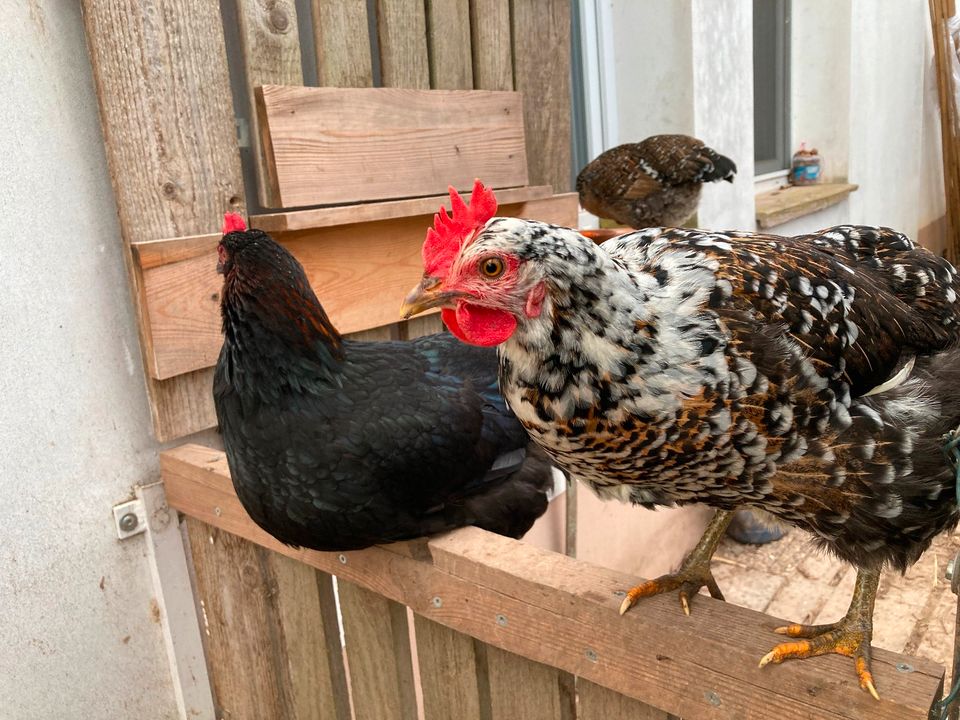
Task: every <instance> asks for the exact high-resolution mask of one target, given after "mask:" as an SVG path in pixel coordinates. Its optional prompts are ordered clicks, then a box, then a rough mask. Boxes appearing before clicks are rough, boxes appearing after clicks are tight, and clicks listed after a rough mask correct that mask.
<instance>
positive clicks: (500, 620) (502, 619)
mask: <svg viewBox="0 0 960 720" xmlns="http://www.w3.org/2000/svg"><path fill="white" fill-rule="evenodd" d="M497 625H499V626H500V627H506V626H507V616H506V615H500V614H499V613H498V614H497Z"/></svg>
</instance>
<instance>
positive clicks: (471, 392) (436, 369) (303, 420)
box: [213, 215, 552, 550]
mask: <svg viewBox="0 0 960 720" xmlns="http://www.w3.org/2000/svg"><path fill="white" fill-rule="evenodd" d="M224 233H225V234H224V236H223V239H222V240H221V241H220V244H219V247H218V252H219V258H220V263H219V265H218V268H219V270H220V271H221V272H222V273H223V276H224V281H223V295H222V301H221V309H222V314H223V335H224V339H223V349H222V351H221V353H220V358H219V361H218V362H217V369H216V376H215V378H214V390H213V392H214V401H215V403H216V410H217V419H218V421H219V423H220V430H221V432H222V433H223V441H224V446H225V448H226V454H227V461H228V463H229V465H230V474H231V476H232V478H233V484H234V487H235V488H236V491H237V495H238V496H239V498H240V501H241V502H242V503H243V506H244V508H246V510H247V512H248V513H249V514H250V517H252V518H253V520H254V521H255V522H256V523H257V524H258V525H260V526H261V527H262V528H263V529H264V530H266V531H267V532H269V533H270V534H271V535H273V536H274V537H276V538H277V539H278V540H280V541H282V542H284V543H287V544H290V545H298V546H304V547H309V548H314V549H316V550H349V549H355V548H362V547H367V546H369V545H373V544H376V543H386V542H393V541H395V540H404V539H408V538H413V537H417V536H421V535H429V534H432V533H437V532H441V531H444V530H450V529H452V528H456V527H460V526H464V525H477V526H479V527H482V528H485V529H487V530H491V531H493V532H497V533H500V534H503V535H509V536H512V537H519V536H521V535H523V534H524V533H525V532H526V531H527V530H528V529H529V528H530V526H531V525H532V524H533V522H534V520H535V519H536V518H537V517H539V516H540V515H541V514H542V513H543V512H544V511H545V510H546V508H547V497H546V488H547V487H548V486H550V485H551V482H552V478H551V468H550V465H549V463H548V461H547V460H546V458H545V457H544V455H543V453H542V451H540V450H539V448H537V446H536V445H534V444H533V443H530V441H529V438H528V437H527V435H526V433H525V432H524V429H523V427H522V426H521V425H520V423H519V422H517V419H516V418H515V417H514V416H513V414H512V413H511V412H510V411H509V410H508V409H507V407H506V405H505V404H504V402H503V399H502V398H501V396H500V394H499V392H498V390H497V358H496V353H495V351H493V350H492V349H488V348H471V347H468V346H466V345H463V344H462V343H460V342H458V341H457V340H456V339H455V338H453V337H451V336H450V335H449V334H448V333H443V334H440V335H433V336H428V337H423V338H418V339H416V340H413V341H410V342H351V341H350V340H346V339H343V338H341V337H340V335H339V334H338V333H337V331H336V329H335V328H334V327H333V325H332V324H331V323H330V321H329V320H328V319H327V316H326V313H324V311H323V308H322V307H321V306H320V303H319V302H318V300H317V297H316V295H315V294H314V292H313V290H312V289H311V288H310V285H309V283H308V281H307V276H306V274H305V273H304V271H303V268H302V267H301V265H300V263H298V262H297V261H296V259H295V258H294V257H293V256H292V255H291V254H290V253H289V252H288V251H287V250H286V249H284V248H283V247H282V246H280V245H279V244H277V243H276V242H274V241H273V240H272V239H271V238H270V237H269V236H268V235H267V234H266V233H264V232H261V231H259V230H245V228H244V223H243V220H242V219H241V218H240V217H239V216H236V215H229V216H228V217H227V220H226V222H225V224H224Z"/></svg>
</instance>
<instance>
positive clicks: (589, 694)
mask: <svg viewBox="0 0 960 720" xmlns="http://www.w3.org/2000/svg"><path fill="white" fill-rule="evenodd" d="M577 700H578V702H577V720H671V716H670V714H669V713H667V712H664V711H663V710H657V708H655V707H651V706H650V705H644V704H643V703H642V702H638V701H636V700H634V699H632V698H628V697H627V696H626V695H621V694H620V693H616V692H614V691H613V690H608V689H607V688H605V687H603V686H602V685H597V684H596V683H592V682H590V681H589V680H584V679H583V678H580V679H578V680H577Z"/></svg>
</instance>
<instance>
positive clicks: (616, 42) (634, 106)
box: [605, 0, 694, 147]
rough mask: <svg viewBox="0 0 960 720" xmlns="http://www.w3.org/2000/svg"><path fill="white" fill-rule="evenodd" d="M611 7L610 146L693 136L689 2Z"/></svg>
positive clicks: (614, 3) (660, 0)
mask: <svg viewBox="0 0 960 720" xmlns="http://www.w3.org/2000/svg"><path fill="white" fill-rule="evenodd" d="M605 1H606V2H609V3H610V6H611V7H610V20H611V21H612V24H613V26H612V28H610V34H611V36H612V42H613V47H614V52H613V57H614V68H613V73H614V82H615V87H616V93H617V121H618V122H617V125H618V134H617V137H615V138H610V139H609V143H610V147H613V146H614V145H619V144H621V143H626V142H639V141H640V140H643V138H645V137H647V136H649V135H658V134H660V133H692V132H693V131H694V119H693V56H692V54H691V47H692V24H691V4H692V0H644V2H636V1H635V0H634V1H626V2H624V1H623V0H605Z"/></svg>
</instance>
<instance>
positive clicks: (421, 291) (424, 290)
mask: <svg viewBox="0 0 960 720" xmlns="http://www.w3.org/2000/svg"><path fill="white" fill-rule="evenodd" d="M442 282H443V281H442V280H441V279H440V278H435V277H431V276H429V275H424V276H423V280H421V281H420V284H419V285H417V286H416V287H415V288H414V289H413V290H411V291H410V293H409V294H408V295H407V297H405V298H404V300H403V305H401V306H400V317H402V318H403V319H404V320H406V319H407V318H409V317H412V316H413V315H417V314H418V313H422V312H424V311H425V310H430V309H431V308H436V307H451V306H453V304H454V303H455V302H456V301H457V300H458V299H460V298H461V297H463V293H461V292H441V290H440V287H441V284H442Z"/></svg>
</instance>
